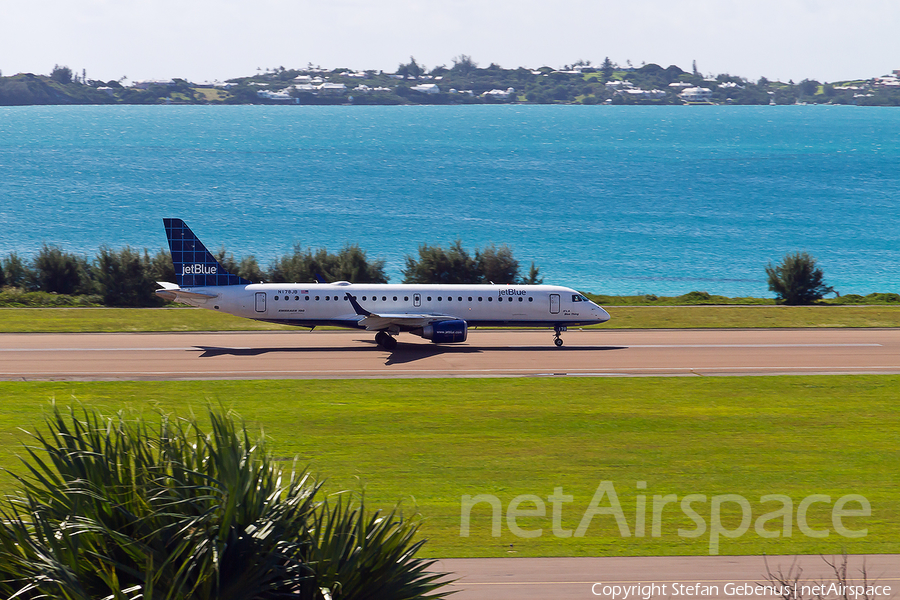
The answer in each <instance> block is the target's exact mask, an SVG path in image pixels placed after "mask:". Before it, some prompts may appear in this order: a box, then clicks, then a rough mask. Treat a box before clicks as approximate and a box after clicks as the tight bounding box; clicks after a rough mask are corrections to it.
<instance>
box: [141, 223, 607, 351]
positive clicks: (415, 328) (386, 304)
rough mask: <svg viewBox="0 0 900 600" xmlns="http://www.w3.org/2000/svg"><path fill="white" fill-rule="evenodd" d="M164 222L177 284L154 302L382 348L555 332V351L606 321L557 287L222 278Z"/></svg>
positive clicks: (185, 232) (207, 256) (192, 238)
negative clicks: (341, 331)
mask: <svg viewBox="0 0 900 600" xmlns="http://www.w3.org/2000/svg"><path fill="white" fill-rule="evenodd" d="M163 225H164V226H165V229H166V236H167V237H168V241H169V250H170V251H171V253H172V264H173V266H174V267H175V279H176V281H177V283H170V282H162V281H159V282H157V283H158V284H159V285H160V286H162V289H159V290H156V294H157V295H159V296H160V297H162V298H165V299H167V300H174V301H176V302H181V303H184V304H188V305H190V306H196V307H200V308H207V309H211V310H216V311H221V312H224V313H229V314H232V315H237V316H239V317H246V318H248V319H254V320H257V321H266V322H269V323H282V324H287V325H296V326H299V327H310V328H311V329H314V328H316V327H320V326H326V325H331V326H337V327H347V328H352V329H365V330H368V331H375V332H376V333H375V342H376V343H377V344H378V345H379V346H381V347H382V348H384V349H386V350H393V349H394V348H396V347H397V338H396V336H397V335H398V334H399V333H400V332H401V331H403V332H409V333H412V334H413V335H417V336H420V337H422V338H424V339H426V340H431V341H432V342H433V343H435V344H452V343H459V342H465V341H466V338H467V335H468V330H469V328H473V329H474V328H476V327H547V328H553V330H554V332H555V335H554V337H553V341H554V344H556V346H557V347H560V346H562V345H563V340H562V336H561V334H562V332H563V331H566V328H567V327H572V326H580V325H594V324H597V323H605V322H606V321H608V320H609V313H607V312H606V311H605V310H604V309H603V308H601V307H600V306H598V305H597V304H595V303H594V302H591V301H590V300H588V299H587V298H586V297H585V296H584V295H582V294H581V293H580V292H577V291H575V290H573V289H570V288H567V287H561V286H555V285H518V284H509V285H495V284H490V285H486V284H472V285H467V284H449V285H441V284H396V285H395V284H385V283H350V282H347V281H336V282H333V283H252V282H250V281H247V280H246V279H244V278H242V277H239V276H237V275H235V274H233V273H228V272H227V271H226V270H225V269H224V268H223V267H222V265H221V264H219V262H218V261H217V260H216V259H215V257H214V256H213V255H212V254H211V253H210V252H209V250H207V249H206V246H204V245H203V243H202V242H201V241H200V240H199V239H198V238H197V236H196V235H194V232H193V231H191V229H190V228H189V227H188V226H187V225H186V224H185V223H184V221H182V220H181V219H163Z"/></svg>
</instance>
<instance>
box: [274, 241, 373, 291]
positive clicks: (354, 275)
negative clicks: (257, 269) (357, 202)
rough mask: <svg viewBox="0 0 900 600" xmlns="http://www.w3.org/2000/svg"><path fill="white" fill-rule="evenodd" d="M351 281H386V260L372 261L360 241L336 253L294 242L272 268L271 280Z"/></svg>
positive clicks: (292, 281)
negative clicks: (302, 245)
mask: <svg viewBox="0 0 900 600" xmlns="http://www.w3.org/2000/svg"><path fill="white" fill-rule="evenodd" d="M319 278H322V279H324V280H325V281H349V282H350V283H387V281H388V277H387V275H385V273H384V261H383V260H378V261H374V262H369V261H368V260H367V259H366V253H365V252H364V251H363V250H362V249H360V247H359V246H357V245H351V246H346V247H344V248H342V249H341V251H340V252H338V253H337V254H332V253H330V252H328V251H327V250H326V249H324V248H320V249H318V250H316V251H315V253H313V251H312V250H311V249H309V248H307V249H306V250H303V248H302V247H301V246H300V244H295V245H294V250H293V252H292V253H291V254H287V255H285V256H282V257H279V258H277V259H276V260H275V261H274V262H273V263H272V267H271V268H270V269H269V280H270V281H283V282H286V283H287V282H290V283H303V282H311V281H317V280H318V279H319Z"/></svg>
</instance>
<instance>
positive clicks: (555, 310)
mask: <svg viewBox="0 0 900 600" xmlns="http://www.w3.org/2000/svg"><path fill="white" fill-rule="evenodd" d="M550 314H551V315H558V314H559V294H550Z"/></svg>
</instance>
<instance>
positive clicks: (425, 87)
mask: <svg viewBox="0 0 900 600" xmlns="http://www.w3.org/2000/svg"><path fill="white" fill-rule="evenodd" d="M409 89H411V90H413V91H415V92H421V93H423V94H440V93H441V88H439V87H438V86H437V84H435V83H420V84H419V85H414V86H412V87H411V88H409Z"/></svg>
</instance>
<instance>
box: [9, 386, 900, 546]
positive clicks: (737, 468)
mask: <svg viewBox="0 0 900 600" xmlns="http://www.w3.org/2000/svg"><path fill="white" fill-rule="evenodd" d="M898 390H900V376H843V377H839V376H814V377H751V378H709V379H703V378H697V379H686V378H684V379H683V378H668V379H666V378H647V379H639V378H636V379H629V378H622V379H611V378H597V379H593V378H592V379H528V378H522V379H513V380H505V379H504V380H499V379H466V380H458V379H447V380H430V379H429V380H387V381H383V380H352V381H332V380H329V381H252V382H246V381H198V382H143V383H137V382H99V383H84V382H82V383H61V382H55V383H54V382H49V383H20V382H6V383H0V391H2V394H3V398H4V400H5V401H4V402H3V403H2V409H0V466H3V467H7V468H9V467H14V468H17V467H16V464H17V462H16V459H15V458H14V457H13V454H12V453H13V452H16V451H18V448H19V444H20V443H21V441H22V440H24V439H25V436H24V435H23V434H22V432H21V431H20V429H19V428H21V427H31V426H33V425H35V424H37V423H40V422H41V421H42V418H41V416H42V414H43V413H44V411H46V410H47V401H48V399H49V398H51V397H54V398H56V400H57V402H60V403H71V402H74V401H75V400H74V399H75V398H77V401H78V402H81V403H83V404H85V405H88V406H93V407H98V408H100V409H102V410H104V411H107V412H112V411H114V410H117V409H119V408H122V407H130V408H132V409H135V410H138V411H144V412H145V413H146V412H149V411H151V410H153V409H154V407H160V408H162V409H164V410H167V411H172V410H175V411H177V412H178V413H180V414H186V413H187V412H188V411H190V410H191V409H193V410H194V411H195V412H196V413H197V414H203V413H205V410H204V407H205V406H206V403H207V402H213V403H216V404H218V403H221V404H222V405H224V406H225V407H228V408H233V409H235V410H236V411H237V412H238V413H240V414H241V415H242V416H243V417H244V418H246V419H247V420H248V421H250V422H251V423H258V424H260V425H261V426H263V427H264V429H265V432H266V434H267V436H268V437H269V438H270V439H271V442H272V447H273V450H274V451H275V452H276V454H277V455H278V456H279V457H281V458H283V459H284V460H290V459H292V458H293V457H294V456H297V457H299V461H300V463H301V464H310V465H311V466H312V468H313V471H314V472H318V473H321V474H322V475H323V476H326V477H328V479H329V482H328V484H327V487H328V488H329V489H332V490H336V489H344V488H350V489H359V488H360V486H364V487H365V490H366V496H367V499H368V500H369V502H370V503H371V505H372V506H376V505H380V506H385V507H387V506H389V505H391V504H393V503H394V502H396V501H398V500H404V505H405V506H406V508H407V510H413V508H414V507H417V508H418V510H419V511H421V513H422V514H423V515H424V516H425V517H426V518H427V521H426V523H425V526H424V528H423V530H422V532H423V534H424V535H425V537H427V538H429V540H430V541H429V543H428V544H426V546H425V554H426V555H430V556H444V557H448V556H596V555H698V554H706V553H708V552H709V536H708V531H707V534H704V535H702V536H700V537H699V538H696V539H689V538H682V537H679V536H678V534H677V533H676V530H677V529H678V528H683V529H686V530H688V529H694V527H695V525H694V523H693V521H691V520H690V519H688V518H687V517H685V515H684V513H683V512H682V511H681V510H680V508H679V506H678V505H677V504H673V505H669V506H668V507H667V508H666V509H665V511H664V512H663V519H662V535H661V536H660V537H651V535H650V533H651V521H652V520H651V514H652V513H651V508H650V507H651V506H652V502H653V498H652V497H653V495H666V494H675V495H677V497H678V499H679V500H681V499H682V498H683V497H684V496H686V495H688V494H704V495H706V496H707V498H708V499H709V498H711V497H712V496H715V495H720V494H739V495H741V496H744V497H745V498H747V500H748V501H749V502H750V505H751V509H752V514H753V520H754V521H755V519H757V518H758V517H759V516H760V515H762V514H763V513H765V512H769V511H772V510H775V509H777V508H779V504H778V503H766V504H764V503H761V502H760V498H761V497H762V496H764V495H767V494H784V495H787V496H789V497H790V498H791V499H792V501H793V503H794V506H793V510H794V514H796V509H797V505H798V504H799V503H800V501H801V500H802V499H803V498H805V497H807V496H809V495H811V494H826V495H828V496H830V499H831V500H830V501H831V504H833V503H834V502H835V501H836V500H837V499H838V498H839V497H841V496H844V495H846V494H861V495H863V496H865V498H867V499H868V501H869V502H870V503H871V507H872V514H871V516H869V517H850V518H847V519H846V520H845V521H846V523H847V526H848V527H849V528H851V529H861V528H868V535H866V536H865V537H863V538H859V539H851V538H846V537H842V536H839V535H837V534H836V533H835V531H834V528H833V525H832V521H831V505H825V504H814V505H812V507H811V508H810V511H809V525H810V527H812V528H814V529H829V530H831V531H830V534H829V535H828V537H826V538H822V539H815V538H811V537H807V536H805V535H803V534H802V533H801V532H800V531H799V530H798V528H797V522H796V517H794V518H793V519H792V523H793V531H792V535H791V537H787V538H783V537H778V538H771V539H768V538H763V537H760V536H759V535H757V534H756V533H754V529H753V525H752V523H751V525H750V530H749V532H748V533H746V534H745V535H743V536H741V537H739V538H736V539H728V538H722V539H721V542H720V553H721V554H762V553H766V554H786V553H800V554H814V553H827V554H833V553H839V552H841V551H842V550H844V549H846V550H847V551H848V552H850V553H895V552H900V493H898V491H900V475H898V470H897V464H900V447H898V444H897V440H898V439H900V413H898V411H897V409H896V407H897V401H898V396H900V392H898ZM602 481H611V482H612V483H613V485H614V486H615V490H616V492H617V494H618V499H619V502H620V503H621V506H622V509H623V511H624V514H625V517H626V520H627V523H628V527H629V529H630V531H631V533H634V524H635V517H634V515H635V506H636V502H637V500H636V498H637V496H638V494H645V495H646V496H647V506H648V508H647V521H646V535H645V536H644V537H635V536H633V535H632V536H630V537H626V538H623V537H621V536H620V535H619V531H618V529H617V528H616V524H615V521H614V519H613V518H612V516H610V515H598V516H597V517H595V518H594V519H593V521H592V523H591V525H590V526H589V527H588V530H587V533H586V535H585V536H584V537H568V538H560V537H556V536H554V535H553V533H552V531H551V529H552V518H551V516H550V515H551V512H552V506H551V504H550V503H549V502H547V497H548V496H550V495H551V494H553V493H554V489H555V488H557V487H562V488H563V493H564V494H570V495H572V496H573V500H572V502H570V503H566V504H564V505H563V518H562V521H561V525H562V527H563V528H564V529H568V530H572V529H575V528H576V527H577V526H578V524H579V521H580V519H581V517H582V514H583V513H584V511H585V509H586V508H587V507H588V505H589V502H590V500H591V497H592V496H593V494H594V492H595V490H596V489H597V487H598V485H599V484H600V483H601V482H602ZM639 481H646V483H647V486H646V490H640V491H639V490H638V489H637V487H636V486H637V482H639ZM0 484H2V486H3V489H6V490H9V489H10V481H9V479H8V478H7V479H4V480H2V481H0ZM464 494H469V495H477V494H491V495H494V496H496V497H497V498H498V499H499V501H500V502H501V504H502V507H503V510H504V511H505V510H506V509H507V507H508V505H509V503H510V501H511V500H512V499H513V498H515V497H516V496H518V495H520V494H534V495H537V496H539V497H541V498H543V499H544V502H545V503H546V510H547V516H546V517H544V518H539V517H525V518H520V519H519V520H518V525H519V526H520V527H523V528H525V529H536V528H539V527H540V528H543V533H542V535H541V536H540V537H536V538H532V539H524V538H518V537H515V536H513V535H512V534H511V533H510V530H509V528H508V527H507V526H506V520H505V518H504V520H503V527H502V535H501V537H499V538H494V537H492V536H491V535H490V514H489V510H488V505H487V504H481V505H479V506H477V507H476V508H475V509H473V512H472V522H471V531H470V533H471V535H470V537H460V510H461V496H462V495H464ZM608 505H609V503H608V502H607V501H606V500H604V502H602V503H601V506H608ZM730 506H731V508H734V506H735V505H730ZM520 508H521V509H530V508H534V505H533V504H530V503H528V502H525V503H524V504H522V505H521V507H520ZM694 508H695V509H696V510H697V512H698V513H699V514H700V515H701V517H702V518H703V519H704V520H705V521H706V522H707V523H709V521H710V518H709V510H710V504H709V502H707V503H705V504H704V503H699V504H695V505H694ZM850 508H853V506H851V507H850ZM723 515H724V516H723V522H724V523H726V524H727V526H728V527H735V526H736V522H737V521H736V520H735V519H736V518H737V515H735V514H734V512H733V511H731V512H725V513H723ZM738 520H739V519H738ZM778 523H780V521H777V520H776V521H773V522H771V523H770V524H769V525H768V527H767V529H770V530H776V529H780V527H776V526H775V525H777V524H778Z"/></svg>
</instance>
